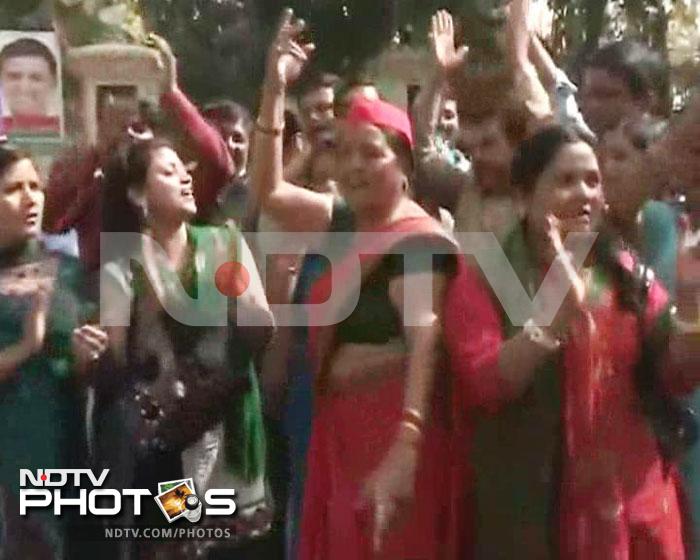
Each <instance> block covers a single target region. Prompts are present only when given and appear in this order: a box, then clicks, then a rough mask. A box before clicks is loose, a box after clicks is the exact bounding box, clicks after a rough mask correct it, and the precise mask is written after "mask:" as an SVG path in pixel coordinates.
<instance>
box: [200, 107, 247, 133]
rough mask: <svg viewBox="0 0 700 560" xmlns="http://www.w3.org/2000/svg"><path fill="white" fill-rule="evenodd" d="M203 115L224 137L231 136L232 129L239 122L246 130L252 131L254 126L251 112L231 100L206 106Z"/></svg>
mask: <svg viewBox="0 0 700 560" xmlns="http://www.w3.org/2000/svg"><path fill="white" fill-rule="evenodd" d="M202 115H203V116H204V118H205V119H207V120H208V121H210V122H212V123H213V124H214V126H215V127H216V128H217V129H218V130H219V132H220V133H221V134H222V136H224V137H227V136H230V135H231V129H232V128H233V127H234V126H235V125H236V124H237V123H239V122H240V123H241V124H242V125H243V127H244V128H245V129H246V130H250V129H251V128H252V125H253V118H252V117H251V115H250V111H248V109H246V108H245V107H244V106H243V105H241V104H240V103H236V102H235V101H231V100H229V99H222V100H218V101H214V102H212V103H208V104H207V105H205V106H204V109H203V110H202Z"/></svg>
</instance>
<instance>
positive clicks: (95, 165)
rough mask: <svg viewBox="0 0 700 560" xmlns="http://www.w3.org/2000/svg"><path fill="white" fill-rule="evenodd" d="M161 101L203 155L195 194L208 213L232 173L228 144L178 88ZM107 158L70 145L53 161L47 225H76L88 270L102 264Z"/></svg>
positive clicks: (58, 229) (59, 228) (58, 228)
mask: <svg viewBox="0 0 700 560" xmlns="http://www.w3.org/2000/svg"><path fill="white" fill-rule="evenodd" d="M161 104H162V106H163V108H164V109H165V110H167V111H168V112H170V113H171V114H172V115H173V117H174V118H175V119H176V121H177V122H178V123H180V126H181V127H182V129H183V130H184V131H185V133H186V135H187V137H188V138H189V140H190V142H191V144H192V147H193V148H194V150H195V153H196V155H197V157H198V158H199V162H198V163H199V165H198V166H197V169H196V170H195V172H194V196H195V200H196V202H197V208H198V209H199V213H200V215H206V214H207V213H208V212H209V211H210V210H211V209H212V208H213V207H214V205H215V204H216V200H217V196H218V194H219V191H220V190H221V189H222V188H223V187H224V186H225V185H226V183H227V181H228V180H229V179H230V178H231V177H232V176H233V173H234V166H233V162H232V160H231V156H230V154H229V152H228V149H227V147H226V143H225V142H224V140H223V138H221V135H220V134H219V132H218V131H217V130H216V128H214V127H213V126H212V125H211V124H209V123H208V122H207V121H206V120H205V119H204V117H202V115H201V114H200V112H199V111H198V109H197V108H196V107H195V106H194V105H193V104H192V102H191V101H190V100H189V99H187V97H186V96H185V94H184V93H182V91H180V89H175V90H174V91H172V92H168V93H165V94H163V96H162V97H161ZM108 157H109V154H101V153H100V152H99V150H98V149H97V148H96V147H90V148H87V149H86V148H72V149H70V150H69V151H68V152H66V154H64V156H63V157H61V158H60V159H58V160H56V161H55V162H54V165H53V167H52V169H51V174H50V176H49V182H48V185H47V188H46V205H45V210H44V224H43V225H44V230H45V231H46V232H48V233H63V232H66V231H68V230H69V229H73V228H74V229H75V230H76V231H77V233H78V244H79V247H80V258H81V260H82V261H83V264H84V265H85V268H86V269H87V270H88V271H94V270H97V269H98V268H99V266H100V231H101V229H102V228H101V225H102V211H101V206H100V196H99V192H100V185H101V180H100V179H101V168H102V166H103V165H104V163H105V159H106V158H108Z"/></svg>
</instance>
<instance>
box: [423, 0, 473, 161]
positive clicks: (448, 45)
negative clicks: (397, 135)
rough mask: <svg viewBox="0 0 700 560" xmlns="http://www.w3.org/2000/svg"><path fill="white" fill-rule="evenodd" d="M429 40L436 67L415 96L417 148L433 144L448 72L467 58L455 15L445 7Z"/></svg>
mask: <svg viewBox="0 0 700 560" xmlns="http://www.w3.org/2000/svg"><path fill="white" fill-rule="evenodd" d="M429 39H430V44H431V47H432V50H433V56H434V58H435V65H436V71H435V75H434V76H433V78H432V79H431V80H430V82H429V83H428V86H427V87H426V88H424V89H423V91H421V93H420V94H419V96H418V99H417V100H416V105H415V107H416V109H415V128H416V143H417V146H418V149H423V150H425V149H428V150H430V149H431V148H432V139H433V138H434V137H435V134H436V133H437V127H438V123H439V121H440V113H441V111H442V102H443V90H444V87H445V85H446V83H447V80H448V79H449V75H450V74H451V73H452V72H454V71H456V70H457V69H458V68H459V67H460V66H461V65H462V64H463V62H464V59H465V58H466V55H467V48H466V47H465V46H461V47H459V48H458V49H457V48H455V37H454V24H453V21H452V16H451V15H450V13H449V12H447V11H445V10H440V11H438V12H437V13H436V14H435V15H434V16H433V17H432V20H431V23H430V36H429Z"/></svg>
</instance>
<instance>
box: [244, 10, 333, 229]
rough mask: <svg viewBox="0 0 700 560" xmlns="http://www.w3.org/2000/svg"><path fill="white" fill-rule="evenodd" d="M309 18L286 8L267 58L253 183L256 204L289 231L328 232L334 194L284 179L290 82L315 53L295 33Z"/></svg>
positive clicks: (254, 144)
mask: <svg viewBox="0 0 700 560" xmlns="http://www.w3.org/2000/svg"><path fill="white" fill-rule="evenodd" d="M303 29H304V22H303V21H301V20H297V21H294V14H293V12H292V10H285V12H284V14H283V16H282V22H281V24H280V27H279V30H278V32H277V35H276V37H275V40H274V41H273V43H272V46H271V47H270V51H269V53H268V58H267V70H266V74H265V82H264V84H263V88H262V100H261V103H260V110H259V113H258V119H257V123H256V127H255V128H256V130H255V134H254V136H253V160H252V162H251V172H250V175H251V186H252V192H253V197H254V201H253V202H254V204H255V205H259V206H260V208H261V209H262V210H263V211H265V212H266V213H267V214H268V215H270V217H272V218H273V219H274V220H275V221H277V222H278V223H279V224H280V225H281V226H282V227H283V228H284V229H285V230H287V231H303V232H313V231H326V230H327V229H328V227H329V225H330V220H331V213H332V209H333V197H332V196H331V195H323V194H318V193H314V192H312V191H309V190H307V189H303V188H301V187H297V186H295V185H292V184H291V183H288V182H286V181H285V180H284V176H283V171H284V165H283V160H282V149H283V148H282V131H283V129H284V105H285V96H286V90H287V86H288V85H289V84H290V83H292V82H293V81H294V80H295V79H297V78H298V77H299V74H300V73H301V70H302V68H303V66H304V64H305V63H306V61H307V60H308V57H309V55H310V54H311V53H312V52H313V49H314V46H313V45H312V44H305V45H301V44H299V43H298V42H297V40H296V38H297V37H298V36H299V34H300V33H301V31H302V30H303Z"/></svg>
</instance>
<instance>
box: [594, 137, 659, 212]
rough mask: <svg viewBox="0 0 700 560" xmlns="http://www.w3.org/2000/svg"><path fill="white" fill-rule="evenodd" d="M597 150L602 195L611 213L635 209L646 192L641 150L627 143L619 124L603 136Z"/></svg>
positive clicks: (647, 182)
mask: <svg viewBox="0 0 700 560" xmlns="http://www.w3.org/2000/svg"><path fill="white" fill-rule="evenodd" d="M599 153H600V163H601V171H602V173H603V180H604V182H605V198H606V199H607V202H608V204H610V209H611V210H612V212H614V213H624V212H625V211H627V210H630V209H632V210H634V209H636V208H638V207H639V205H640V203H641V202H643V201H644V200H645V199H646V198H647V197H648V195H649V192H648V190H649V189H648V185H649V181H648V174H646V173H645V172H644V170H645V168H646V165H645V158H644V151H642V150H639V149H638V148H636V147H635V146H634V145H633V144H632V142H630V139H629V137H628V135H627V134H625V131H624V127H623V125H620V126H618V127H617V128H616V129H615V130H613V131H612V132H609V133H607V134H606V135H605V136H604V137H603V142H602V145H601V147H600V152H599Z"/></svg>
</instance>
